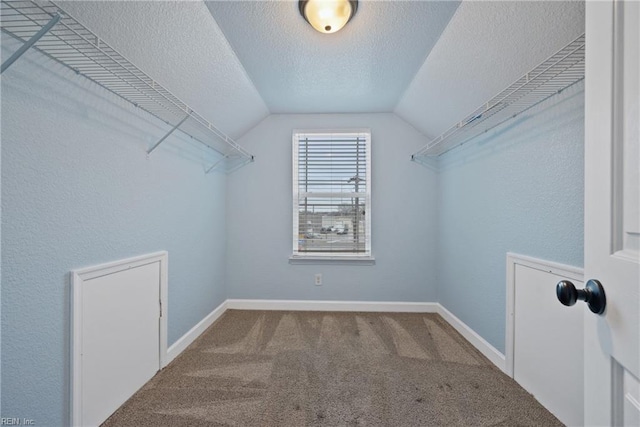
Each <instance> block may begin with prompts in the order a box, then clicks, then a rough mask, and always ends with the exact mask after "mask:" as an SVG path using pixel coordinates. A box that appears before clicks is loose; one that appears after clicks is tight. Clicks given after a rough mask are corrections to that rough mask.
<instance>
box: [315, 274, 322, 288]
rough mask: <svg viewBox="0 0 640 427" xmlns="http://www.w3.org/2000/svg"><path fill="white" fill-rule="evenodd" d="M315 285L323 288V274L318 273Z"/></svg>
mask: <svg viewBox="0 0 640 427" xmlns="http://www.w3.org/2000/svg"><path fill="white" fill-rule="evenodd" d="M315 284H316V286H322V273H316V275H315Z"/></svg>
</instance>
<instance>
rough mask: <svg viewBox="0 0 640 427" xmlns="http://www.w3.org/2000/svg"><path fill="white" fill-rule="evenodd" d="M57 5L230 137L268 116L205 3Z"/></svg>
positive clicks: (106, 2)
mask: <svg viewBox="0 0 640 427" xmlns="http://www.w3.org/2000/svg"><path fill="white" fill-rule="evenodd" d="M58 4H59V5H60V7H62V8H63V9H64V10H65V11H66V12H68V13H69V14H71V15H72V16H74V17H75V18H76V19H78V20H79V21H80V22H81V23H83V24H84V25H85V26H86V27H88V28H89V29H91V30H92V31H94V32H95V33H96V34H98V35H100V37H101V38H102V39H103V40H104V41H106V42H107V43H109V44H110V45H111V46H112V47H114V48H115V49H116V50H118V51H119V52H120V53H121V54H123V55H124V56H125V57H126V58H128V59H129V60H130V61H131V62H133V63H134V64H135V65H136V66H137V67H138V68H140V69H142V70H143V71H144V72H145V73H147V74H149V75H150V76H151V77H153V78H154V79H155V80H156V81H158V82H159V83H160V84H162V85H163V86H165V87H166V88H167V89H169V90H170V91H171V92H173V93H174V94H175V95H176V96H177V97H178V98H180V99H182V100H183V101H184V102H186V103H187V104H188V105H189V106H190V107H191V108H193V109H194V110H195V111H197V112H198V113H199V114H201V115H202V116H203V117H205V118H206V119H207V120H209V121H210V122H211V123H213V124H214V125H216V127H218V128H219V129H220V130H222V131H223V132H225V133H227V134H229V135H230V136H231V137H234V138H237V137H239V136H240V135H242V134H244V133H245V132H246V131H247V130H248V129H249V128H251V127H252V126H253V125H255V124H256V123H258V122H259V121H261V120H262V119H263V118H265V117H266V116H267V115H268V114H269V111H268V109H267V107H266V105H265V104H264V101H263V100H262V97H261V96H260V94H259V93H258V92H257V91H256V89H255V87H254V86H253V83H252V82H251V79H249V77H248V76H247V74H246V73H245V71H244V68H243V66H242V64H241V63H240V62H239V61H238V58H237V57H236V55H235V54H234V52H233V50H232V49H231V47H230V46H229V43H228V42H227V40H226V39H225V37H224V35H223V34H222V32H221V31H220V28H218V26H217V25H216V22H215V21H214V19H213V18H212V17H211V14H210V13H209V11H208V10H207V8H206V6H205V5H204V3H203V2H201V1H186V2H185V1H177V2H176V1H66V2H58Z"/></svg>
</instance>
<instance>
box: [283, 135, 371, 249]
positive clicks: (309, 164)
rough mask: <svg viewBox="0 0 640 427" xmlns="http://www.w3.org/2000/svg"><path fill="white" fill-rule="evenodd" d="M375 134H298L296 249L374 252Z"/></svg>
mask: <svg viewBox="0 0 640 427" xmlns="http://www.w3.org/2000/svg"><path fill="white" fill-rule="evenodd" d="M369 141H370V136H369V134H368V133H332V134H326V133H322V134H320V133H305V134H302V133H301V134H296V135H294V161H295V162H296V164H295V165H294V170H297V171H296V176H294V181H296V182H294V193H297V198H295V199H294V203H295V204H296V206H294V211H295V212H294V215H295V214H297V218H298V225H297V229H294V234H295V236H294V241H295V243H294V245H295V247H294V253H296V252H297V253H298V254H347V255H368V254H370V229H371V227H370V224H369V216H370V215H369V214H370V212H369V206H370V196H369V195H370V182H369V177H370V170H369V167H370V165H369V164H370V153H369V147H370V143H369Z"/></svg>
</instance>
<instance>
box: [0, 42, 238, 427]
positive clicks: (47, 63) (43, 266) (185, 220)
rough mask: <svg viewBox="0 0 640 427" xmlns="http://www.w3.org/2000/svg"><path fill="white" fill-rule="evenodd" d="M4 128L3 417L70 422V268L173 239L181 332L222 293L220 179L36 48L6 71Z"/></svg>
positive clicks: (166, 246) (174, 306) (162, 246)
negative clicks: (160, 141) (148, 152)
mask: <svg viewBox="0 0 640 427" xmlns="http://www.w3.org/2000/svg"><path fill="white" fill-rule="evenodd" d="M5 44H10V41H7V40H6V37H3V56H4V57H6V53H7V51H9V52H10V51H12V50H13V49H14V47H15V46H11V47H10V49H8V50H7V49H5V48H6V46H5ZM165 128H166V126H165ZM1 132H2V134H1V135H2V338H3V341H2V346H3V348H2V399H3V400H2V416H3V417H26V418H31V419H34V420H35V422H36V424H37V425H42V426H59V425H65V424H68V415H69V414H68V394H69V328H70V325H69V310H70V308H69V303H70V301H69V271H70V270H72V269H76V268H80V267H86V266H91V265H95V264H98V263H103V262H108V261H114V260H117V259H122V258H126V257H130V256H135V255H141V254H145V253H150V252H154V251H159V250H167V251H168V252H169V295H168V301H169V307H168V315H169V319H168V320H169V330H168V335H169V344H171V343H173V342H174V341H175V340H176V339H178V338H179V337H180V336H182V335H183V334H184V333H185V332H187V331H188V330H189V329H190V328H191V327H192V326H194V325H195V324H196V323H197V322H199V321H200V320H202V318H204V317H205V315H207V314H208V313H210V312H211V310H213V309H214V308H215V307H216V306H218V305H219V304H220V303H221V302H222V301H224V300H225V298H226V290H225V286H224V276H225V272H224V268H225V263H224V257H225V246H226V234H225V229H226V225H225V192H226V178H225V176H224V175H220V174H216V173H213V174H209V175H205V174H204V167H205V165H209V164H211V162H213V160H214V157H215V156H213V155H212V154H211V153H207V152H205V151H203V150H202V149H200V148H198V146H197V144H196V145H192V143H189V142H187V143H179V141H176V140H175V139H172V140H171V141H167V145H166V146H161V147H160V148H159V149H158V150H157V151H156V152H154V153H153V154H152V155H151V156H150V157H149V158H148V159H147V158H146V154H145V150H146V149H147V148H148V147H149V146H150V145H151V144H152V143H153V142H154V141H156V140H157V139H158V138H159V137H160V136H161V135H162V131H161V129H160V128H159V127H158V126H157V123H156V122H155V121H153V120H150V119H149V116H148V115H146V114H145V113H142V112H140V111H137V110H136V109H135V107H133V106H131V105H130V104H127V103H126V102H125V101H122V100H121V99H119V98H116V97H115V96H113V95H111V94H109V93H107V92H106V91H105V90H103V89H100V88H98V87H96V86H95V85H93V84H92V83H90V82H89V81H88V80H86V79H84V78H83V77H80V76H76V75H75V74H74V73H73V72H71V71H70V70H68V69H65V68H64V67H62V66H60V65H59V64H57V63H55V62H53V61H51V60H47V59H46V58H44V57H43V56H41V55H38V54H37V53H35V52H30V53H29V54H27V56H26V57H24V58H23V59H20V61H19V62H17V63H16V64H15V65H14V66H13V67H12V68H10V69H9V70H8V71H6V72H5V73H4V74H3V75H2V131H1Z"/></svg>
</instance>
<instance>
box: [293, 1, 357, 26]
mask: <svg viewBox="0 0 640 427" xmlns="http://www.w3.org/2000/svg"><path fill="white" fill-rule="evenodd" d="M298 7H299V9H300V14H301V15H302V16H303V17H304V19H305V20H306V21H307V22H308V23H309V24H311V26H312V27H313V28H315V29H316V30H318V31H320V32H321V33H325V34H330V33H335V32H336V31H339V30H340V29H341V28H342V27H344V26H345V25H346V23H347V22H349V21H350V20H351V18H352V17H353V15H355V14H356V10H357V9H358V0H300V1H299V2H298Z"/></svg>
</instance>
